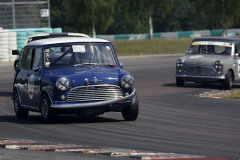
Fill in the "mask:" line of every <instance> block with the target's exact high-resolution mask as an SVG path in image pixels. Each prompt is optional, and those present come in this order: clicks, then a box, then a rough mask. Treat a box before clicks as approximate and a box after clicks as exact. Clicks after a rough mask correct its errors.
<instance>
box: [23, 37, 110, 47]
mask: <svg viewBox="0 0 240 160" xmlns="http://www.w3.org/2000/svg"><path fill="white" fill-rule="evenodd" d="M77 42H79V43H84V42H89V43H95V42H109V41H107V40H103V39H98V38H87V37H58V38H47V39H41V40H36V41H33V42H30V43H28V44H27V45H26V46H35V45H37V46H38V45H40V46H41V45H49V44H60V43H77Z"/></svg>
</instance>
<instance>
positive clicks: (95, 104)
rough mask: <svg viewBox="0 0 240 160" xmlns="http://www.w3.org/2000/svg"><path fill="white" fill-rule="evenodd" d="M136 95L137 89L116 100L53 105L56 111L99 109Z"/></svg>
mask: <svg viewBox="0 0 240 160" xmlns="http://www.w3.org/2000/svg"><path fill="white" fill-rule="evenodd" d="M135 95H136V91H135V89H134V90H133V92H132V93H131V94H130V95H128V96H125V97H121V98H118V99H114V100H109V101H102V102H83V103H64V104H51V107H52V108H56V109H74V108H89V107H98V106H106V105H110V104H114V103H120V102H122V101H125V100H128V99H130V98H133V97H134V96H135Z"/></svg>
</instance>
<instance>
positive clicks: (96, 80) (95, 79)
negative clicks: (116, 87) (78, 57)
mask: <svg viewBox="0 0 240 160" xmlns="http://www.w3.org/2000/svg"><path fill="white" fill-rule="evenodd" d="M89 82H93V83H97V82H102V80H98V79H97V77H94V78H93V81H88V79H87V78H85V86H88V85H89Z"/></svg>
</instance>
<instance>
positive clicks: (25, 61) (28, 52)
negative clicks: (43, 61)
mask: <svg viewBox="0 0 240 160" xmlns="http://www.w3.org/2000/svg"><path fill="white" fill-rule="evenodd" d="M31 58H32V49H31V48H29V47H25V48H24V50H23V53H22V55H21V56H20V67H21V68H22V69H27V70H28V69H29V68H30V64H31Z"/></svg>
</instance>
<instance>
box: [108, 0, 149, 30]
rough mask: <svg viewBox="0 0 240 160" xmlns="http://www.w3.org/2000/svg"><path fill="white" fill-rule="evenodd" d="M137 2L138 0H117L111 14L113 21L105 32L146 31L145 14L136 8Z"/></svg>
mask: <svg viewBox="0 0 240 160" xmlns="http://www.w3.org/2000/svg"><path fill="white" fill-rule="evenodd" d="M138 3H139V1H138V0H131V1H129V0H117V3H116V6H115V13H114V16H113V20H114V23H113V24H112V25H111V26H110V28H109V30H108V31H107V34H129V33H132V34H134V33H135V34H139V33H146V32H148V27H147V25H148V23H147V21H145V20H146V18H147V16H146V14H144V12H142V11H141V10H140V9H138V7H137V5H138ZM133 6H134V7H133ZM135 8H136V9H135Z"/></svg>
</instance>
